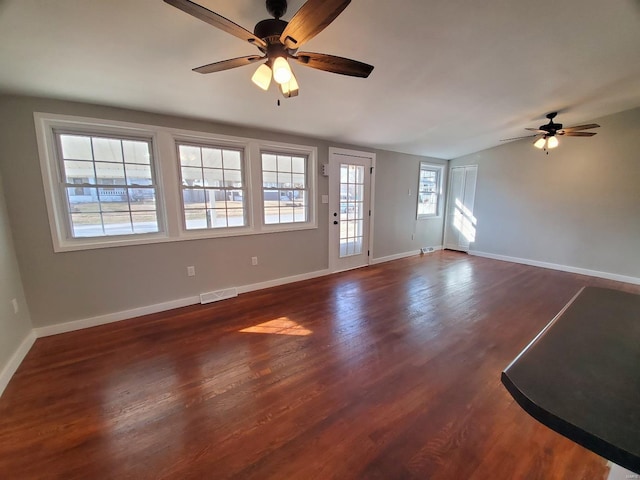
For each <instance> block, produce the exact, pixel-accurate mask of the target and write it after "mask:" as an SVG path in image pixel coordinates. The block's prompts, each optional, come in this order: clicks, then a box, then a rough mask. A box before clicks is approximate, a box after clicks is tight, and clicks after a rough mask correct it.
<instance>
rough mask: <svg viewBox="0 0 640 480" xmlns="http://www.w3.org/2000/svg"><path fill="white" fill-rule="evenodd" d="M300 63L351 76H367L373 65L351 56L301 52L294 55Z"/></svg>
mask: <svg viewBox="0 0 640 480" xmlns="http://www.w3.org/2000/svg"><path fill="white" fill-rule="evenodd" d="M293 58H294V59H295V60H296V61H297V62H298V63H300V64H302V65H306V66H307V67H311V68H317V69H318V70H324V71H325V72H331V73H339V74H341V75H349V76H351V77H361V78H367V77H368V76H369V74H370V73H371V71H372V70H373V66H371V65H367V64H366V63H362V62H358V61H357V60H351V59H349V58H342V57H336V56H334V55H326V54H324V53H312V52H300V53H299V54H298V55H297V56H295V57H293Z"/></svg>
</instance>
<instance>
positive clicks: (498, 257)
mask: <svg viewBox="0 0 640 480" xmlns="http://www.w3.org/2000/svg"><path fill="white" fill-rule="evenodd" d="M469 255H475V256H477V257H485V258H491V259H493V260H501V261H503V262H513V263H521V264H523V265H531V266H532V267H541V268H549V269H551V270H560V271H562V272H569V273H577V274H580V275H587V276H589V277H598V278H606V279H607V280H615V281H617V282H624V283H633V284H634V285H640V278H637V277H628V276H626V275H618V274H616V273H609V272H600V271H598V270H589V269H586V268H578V267H571V266H568V265H558V264H556V263H548V262H540V261H538V260H529V259H527V258H518V257H508V256H506V255H496V254H495V253H487V252H478V251H476V250H469Z"/></svg>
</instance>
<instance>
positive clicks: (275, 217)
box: [262, 153, 309, 225]
mask: <svg viewBox="0 0 640 480" xmlns="http://www.w3.org/2000/svg"><path fill="white" fill-rule="evenodd" d="M306 163H307V159H306V158H305V157H299V156H296V157H292V156H290V155H273V154H269V153H263V154H262V165H263V170H262V185H263V205H264V212H263V213H264V223H265V224H267V225H273V224H281V223H298V222H308V221H309V207H308V195H309V192H308V191H307V176H306ZM267 166H268V167H269V168H270V169H271V168H276V169H277V171H276V172H273V171H271V170H268V169H267ZM292 172H295V173H292ZM274 187H277V188H274Z"/></svg>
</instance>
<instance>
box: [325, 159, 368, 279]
mask: <svg viewBox="0 0 640 480" xmlns="http://www.w3.org/2000/svg"><path fill="white" fill-rule="evenodd" d="M374 160H375V159H374V157H373V154H370V153H365V152H354V151H350V150H340V149H334V148H331V149H329V268H330V269H331V270H332V271H333V272H338V271H342V270H349V269H352V268H358V267H363V266H365V265H368V264H369V251H370V243H369V238H370V226H371V206H370V205H371V176H372V166H373V162H374Z"/></svg>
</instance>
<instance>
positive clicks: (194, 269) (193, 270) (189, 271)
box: [187, 265, 196, 277]
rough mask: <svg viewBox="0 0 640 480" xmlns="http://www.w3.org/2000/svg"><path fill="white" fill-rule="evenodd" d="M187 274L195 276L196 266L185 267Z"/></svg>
mask: <svg viewBox="0 0 640 480" xmlns="http://www.w3.org/2000/svg"><path fill="white" fill-rule="evenodd" d="M187 276H189V277H195V276H196V267H194V266H193V265H191V266H189V267H187Z"/></svg>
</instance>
